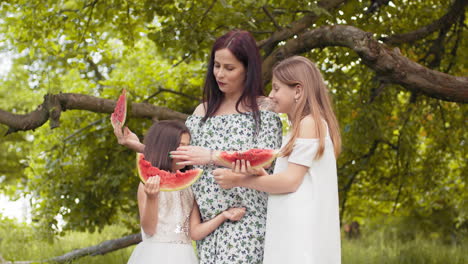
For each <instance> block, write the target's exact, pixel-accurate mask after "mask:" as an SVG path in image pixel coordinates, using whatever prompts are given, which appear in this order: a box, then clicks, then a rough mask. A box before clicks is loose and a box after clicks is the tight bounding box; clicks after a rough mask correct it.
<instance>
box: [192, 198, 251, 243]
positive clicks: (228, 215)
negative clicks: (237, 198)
mask: <svg viewBox="0 0 468 264" xmlns="http://www.w3.org/2000/svg"><path fill="white" fill-rule="evenodd" d="M244 214H245V208H234V207H233V208H229V209H228V210H226V211H224V212H222V213H220V214H219V215H217V216H215V217H214V218H212V219H210V220H208V221H205V222H201V216H200V210H199V209H198V204H197V202H196V201H194V202H193V209H192V213H191V214H190V237H191V238H192V240H200V239H203V238H205V237H206V236H208V235H209V234H211V233H212V232H213V231H214V230H215V229H216V228H218V227H219V226H220V225H221V224H222V223H224V222H225V221H227V220H231V221H238V220H240V219H241V218H242V217H243V216H244Z"/></svg>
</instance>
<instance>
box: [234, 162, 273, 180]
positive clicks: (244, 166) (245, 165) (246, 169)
mask: <svg viewBox="0 0 468 264" xmlns="http://www.w3.org/2000/svg"><path fill="white" fill-rule="evenodd" d="M232 171H233V172H235V173H242V174H244V175H256V176H265V175H268V173H267V172H266V171H265V169H264V168H259V169H253V168H252V166H251V165H250V161H245V160H236V161H235V162H233V163H232Z"/></svg>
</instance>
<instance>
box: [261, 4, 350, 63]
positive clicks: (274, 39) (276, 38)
mask: <svg viewBox="0 0 468 264" xmlns="http://www.w3.org/2000/svg"><path fill="white" fill-rule="evenodd" d="M344 2H346V0H322V1H320V2H319V3H318V4H317V6H319V7H320V8H322V9H325V10H331V9H334V8H336V7H338V6H339V5H341V4H342V3H344ZM319 18H320V14H315V13H308V14H307V15H305V16H304V17H302V18H301V19H299V20H297V21H294V22H293V23H291V24H290V25H288V26H286V27H284V28H283V29H282V30H279V31H275V32H274V33H273V35H271V36H270V37H269V38H268V39H264V40H262V41H259V42H257V46H258V47H259V48H260V49H263V50H264V51H265V56H268V55H269V54H270V53H271V52H272V51H273V49H274V48H275V47H276V45H277V44H278V43H279V42H281V41H283V40H286V39H289V38H291V37H292V36H294V35H296V34H299V33H301V32H303V31H304V30H305V29H307V28H308V27H310V26H311V25H312V24H313V23H314V22H315V21H317V19H319Z"/></svg>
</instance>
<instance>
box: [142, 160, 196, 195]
mask: <svg viewBox="0 0 468 264" xmlns="http://www.w3.org/2000/svg"><path fill="white" fill-rule="evenodd" d="M137 168H138V176H139V177H140V179H141V181H142V182H143V183H146V180H148V179H149V178H150V177H153V176H156V175H158V176H159V177H160V178H161V180H160V182H159V190H160V191H163V192H171V191H178V190H182V189H185V188H187V187H189V186H190V185H192V184H193V183H194V182H196V181H197V180H198V178H200V176H201V174H202V173H203V170H202V169H192V170H188V171H185V172H181V171H177V172H175V173H172V172H168V171H165V170H160V169H158V168H157V167H153V166H152V165H151V163H150V162H149V161H146V160H145V156H144V155H143V154H141V153H138V154H137Z"/></svg>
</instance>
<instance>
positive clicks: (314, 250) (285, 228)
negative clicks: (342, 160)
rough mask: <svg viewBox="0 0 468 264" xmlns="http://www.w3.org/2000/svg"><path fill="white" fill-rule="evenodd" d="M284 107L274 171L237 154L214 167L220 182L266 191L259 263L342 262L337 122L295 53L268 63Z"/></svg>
mask: <svg viewBox="0 0 468 264" xmlns="http://www.w3.org/2000/svg"><path fill="white" fill-rule="evenodd" d="M269 97H270V98H271V100H272V101H273V103H274V110H275V112H278V113H286V114H287V115H288V119H289V121H290V122H291V132H290V133H289V134H288V135H287V136H286V137H285V139H284V141H283V146H282V148H281V152H280V157H279V158H278V159H277V161H276V165H275V170H274V174H272V175H268V174H267V173H266V172H265V170H263V169H261V170H256V171H254V170H252V168H251V167H250V164H249V163H248V162H245V161H236V164H233V165H234V166H235V167H234V170H233V171H232V170H227V169H218V170H217V171H215V172H214V173H213V174H214V175H215V180H216V181H217V182H218V183H219V184H220V186H221V187H223V188H226V189H228V188H232V187H235V186H242V187H247V188H252V189H256V190H260V191H265V192H268V193H269V197H268V213H267V226H266V237H265V252H264V260H263V263H264V264H273V263H281V264H283V263H301V264H302V263H317V264H328V263H330V264H337V263H341V249H340V229H339V212H338V211H339V209H338V184H337V171H336V157H337V156H338V154H339V152H340V147H341V139H340V133H339V126H338V122H337V119H336V117H335V114H334V113H333V110H332V105H331V101H330V99H329V95H328V92H327V89H326V86H325V83H324V81H323V78H322V75H321V74H320V71H319V70H318V69H317V67H316V66H315V65H314V64H313V63H312V62H311V61H310V60H308V59H307V58H304V57H300V56H294V57H290V58H288V59H285V60H284V61H282V62H280V63H279V64H278V65H277V66H275V68H274V69H273V80H272V91H271V93H270V95H269Z"/></svg>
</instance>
